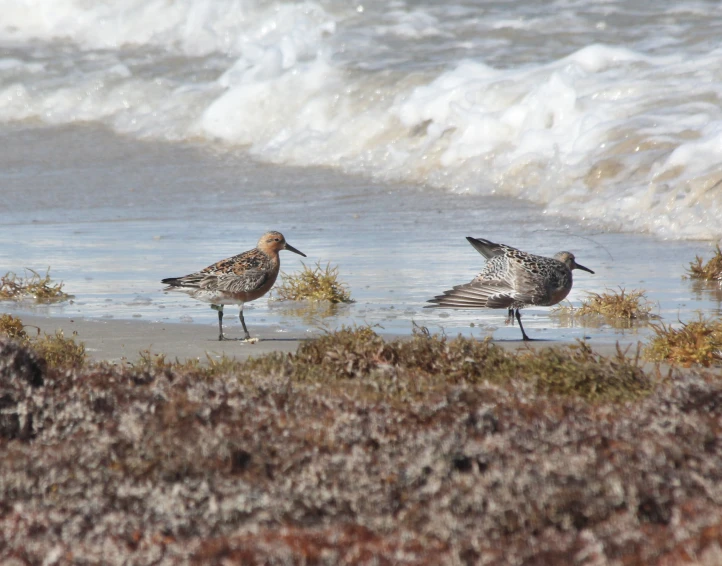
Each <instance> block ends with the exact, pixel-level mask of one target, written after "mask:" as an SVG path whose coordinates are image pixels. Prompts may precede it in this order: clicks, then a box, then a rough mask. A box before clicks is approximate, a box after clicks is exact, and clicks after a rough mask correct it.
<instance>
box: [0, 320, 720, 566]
mask: <svg viewBox="0 0 722 566" xmlns="http://www.w3.org/2000/svg"><path fill="white" fill-rule="evenodd" d="M340 338H341V342H343V343H344V344H349V343H354V344H356V343H358V345H359V346H360V348H359V349H357V352H358V354H359V355H361V356H363V357H364V358H365V357H366V356H369V357H371V358H373V359H374V360H376V361H374V362H373V363H371V364H369V366H368V368H367V369H364V368H365V366H364V365H363V364H358V363H356V362H355V361H354V360H355V358H352V357H350V358H349V357H348V356H349V353H348V351H349V350H351V348H346V347H340V345H339V344H336V343H334V341H333V337H331V336H330V337H328V339H327V342H326V345H327V346H328V347H329V349H330V350H333V349H334V348H336V350H335V351H336V352H337V353H338V355H339V356H340V357H334V356H330V357H328V359H327V360H326V361H323V360H324V357H325V355H324V353H323V351H322V350H320V349H319V350H318V351H316V350H313V349H308V350H306V351H305V353H304V354H303V356H306V357H305V358H304V359H306V360H307V361H308V363H309V364H310V363H311V362H312V361H318V360H319V359H320V360H322V361H323V362H322V363H325V364H329V365H327V366H326V367H327V369H328V370H329V371H333V372H335V371H336V369H337V368H348V367H349V365H348V363H347V362H348V360H351V361H352V362H353V363H352V364H351V370H350V371H348V372H347V373H346V375H347V376H348V377H339V376H326V377H325V380H324V381H321V380H320V377H319V379H318V380H315V381H314V380H311V377H312V376H311V375H310V374H309V373H305V374H303V377H304V379H306V381H301V380H299V379H296V378H295V377H294V375H293V369H292V368H293V365H294V363H295V362H294V359H293V357H291V358H289V357H287V356H286V357H284V356H276V357H273V359H271V360H260V359H259V360H255V361H254V362H250V363H248V364H241V365H240V366H237V367H233V368H231V367H227V368H226V369H227V370H228V372H226V373H224V372H219V373H215V374H210V373H208V374H206V373H203V372H204V371H205V370H204V369H203V368H200V367H196V368H194V367H190V366H188V367H183V368H177V367H174V366H173V365H172V364H166V363H158V361H157V360H156V362H152V363H151V362H149V363H141V364H138V365H136V366H135V367H115V366H109V365H96V366H90V367H87V368H76V369H73V370H69V371H64V372H52V371H49V370H48V371H47V372H46V373H45V374H44V383H43V385H41V386H39V387H31V386H27V385H26V386H25V387H22V388H18V389H17V390H16V391H15V390H14V393H13V395H17V397H14V398H13V402H14V403H15V406H16V407H28V408H30V411H31V414H32V416H33V418H32V424H31V425H30V426H29V428H28V430H27V432H28V434H27V435H26V437H24V438H20V437H18V436H15V437H13V438H9V437H8V436H7V435H6V436H2V437H0V449H1V450H2V466H1V467H0V474H2V477H1V478H0V563H2V564H14V563H28V564H35V563H43V562H47V563H53V564H97V563H104V564H109V565H113V564H128V563H135V564H150V563H154V564H160V565H166V564H167V565H175V564H222V563H246V564H334V565H345V564H349V565H350V564H415V565H437V564H479V563H489V564H492V563H507V564H572V563H580V564H587V563H594V564H606V563H616V564H650V565H660V566H661V565H663V564H680V563H685V560H688V559H689V557H690V556H693V557H695V559H696V560H697V561H698V562H699V563H703V564H704V563H708V564H714V563H716V559H717V558H718V557H719V548H720V545H721V544H722V507H721V506H720V505H719V501H721V500H722V443H721V442H720V438H722V429H721V425H720V423H722V380H721V379H719V376H716V375H701V374H695V373H692V372H687V373H684V374H682V373H675V374H673V375H671V376H670V379H669V380H668V381H667V382H666V384H664V385H659V384H657V386H656V387H655V388H654V390H653V391H652V392H651V393H649V394H647V395H646V396H643V397H639V398H637V400H635V401H630V402H628V403H624V404H619V403H615V404H610V403H606V402H598V403H589V402H587V401H585V400H583V399H581V398H579V397H577V396H570V395H558V394H556V393H553V394H547V393H545V392H544V391H543V390H541V391H540V389H539V388H538V387H537V386H536V381H535V380H534V379H524V378H523V377H522V376H520V378H519V379H514V380H512V381H506V382H504V381H503V379H501V378H498V379H497V380H491V379H490V380H484V379H482V378H481V376H483V375H487V376H493V375H494V374H495V372H496V371H497V370H498V371H500V372H501V373H500V375H502V376H503V375H507V372H509V374H510V372H511V368H513V367H517V368H518V367H520V366H513V365H512V364H513V360H511V358H507V357H506V356H505V355H504V354H503V353H500V352H499V351H498V349H497V348H495V347H492V345H490V344H488V343H478V344H477V345H474V344H472V343H471V342H465V341H456V340H444V339H442V338H439V337H429V336H427V335H424V334H423V333H420V334H419V335H418V336H417V337H416V338H415V339H414V340H412V341H410V342H409V343H408V345H407V347H406V349H404V348H403V347H402V346H401V344H400V343H398V344H396V343H394V344H393V345H392V346H389V345H388V344H387V345H386V346H382V343H381V341H379V340H378V339H377V338H376V337H375V336H374V335H373V333H371V332H369V331H368V330H365V329H363V330H362V329H349V330H348V331H347V332H346V333H345V334H344V335H343V336H341V337H340ZM430 340H433V343H432V345H431V346H429V344H428V342H429V341H430ZM424 341H426V342H427V343H426V344H425V343H424ZM9 348H16V346H9ZM385 348H388V350H386V349H385ZM476 348H478V349H476ZM354 349H355V348H354ZM355 350H356V349H355ZM18 352H19V351H18ZM469 354H471V355H480V357H479V358H478V359H474V358H464V357H463V356H467V355H469ZM18 355H24V354H18ZM299 356H301V354H300V353H299ZM529 356H532V357H533V354H532V353H530V354H529ZM551 358H552V362H553V365H554V366H558V365H559V364H562V365H569V368H570V370H569V371H570V372H581V373H583V374H587V373H588V372H589V371H590V367H589V364H592V363H594V360H593V359H592V358H593V356H592V354H590V353H589V352H587V351H585V350H584V349H578V350H577V352H576V356H575V355H570V356H565V355H564V353H563V352H561V353H560V352H557V353H555V354H554V355H551ZM341 360H344V362H345V363H342V362H341ZM552 362H550V361H549V360H545V359H542V360H537V361H536V362H534V363H536V364H538V366H537V369H536V373H537V374H538V376H542V375H543V374H544V373H545V371H546V370H545V368H547V367H549V364H550V363H552ZM518 363H519V364H520V365H524V364H527V363H531V362H527V361H523V360H522V361H518ZM606 363H608V364H610V365H609V367H612V366H615V365H616V364H617V363H619V362H618V361H614V360H611V361H609V362H606ZM264 364H265V365H264ZM507 364H508V365H507ZM605 367H606V366H605ZM269 368H271V369H273V372H269V371H268V370H269ZM390 368H391V369H390ZM393 368H395V369H393ZM404 368H405V369H404ZM414 368H417V369H414ZM434 368H437V369H434ZM447 369H448V371H449V373H448V376H446V375H445V374H444V372H445V371H446V370H447ZM304 371H306V370H304ZM274 372H275V373H274ZM319 375H320V374H319ZM432 375H433V376H434V377H432ZM447 377H448V379H447ZM394 382H396V387H397V389H396V391H398V390H400V388H401V387H402V386H403V387H406V388H407V389H408V390H412V389H413V391H414V395H413V396H412V397H409V398H408V399H405V398H403V397H401V396H399V395H397V394H393V391H394V390H393V389H392V386H393V383H394ZM402 384H405V385H402ZM23 410H25V409H23ZM3 414H5V413H3ZM16 414H21V413H20V411H19V410H18V411H17V412H16ZM24 426H26V427H28V425H24ZM715 553H717V554H715Z"/></svg>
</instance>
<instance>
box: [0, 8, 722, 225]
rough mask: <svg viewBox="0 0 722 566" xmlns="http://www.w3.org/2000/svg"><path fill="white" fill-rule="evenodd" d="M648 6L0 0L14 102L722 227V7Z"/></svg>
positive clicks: (600, 209)
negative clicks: (721, 43)
mask: <svg viewBox="0 0 722 566" xmlns="http://www.w3.org/2000/svg"><path fill="white" fill-rule="evenodd" d="M632 4H633V3H632ZM641 6H642V5H641V4H640V6H634V5H631V6H630V5H624V6H622V5H613V6H610V7H608V9H607V10H606V11H605V10H602V9H601V8H599V7H597V6H596V5H594V4H592V3H590V4H589V6H585V5H583V4H582V5H581V6H577V7H576V8H575V9H572V8H569V7H565V5H563V4H560V5H559V6H556V7H555V8H556V14H555V15H552V14H550V13H545V12H543V11H540V8H538V7H536V6H534V5H527V4H524V3H518V4H516V5H514V6H509V7H508V8H507V9H505V10H500V9H498V8H494V7H492V6H488V7H485V6H481V7H479V8H478V9H477V10H473V9H471V8H469V7H467V6H463V5H455V4H453V3H452V4H444V5H437V4H435V3H431V4H430V5H428V6H425V5H423V4H420V5H416V4H415V5H414V6H409V5H407V4H406V3H404V2H395V3H392V4H391V5H390V7H389V8H388V9H385V10H382V9H381V8H380V7H379V8H377V7H373V6H365V5H363V4H357V5H354V6H350V5H348V4H347V3H345V2H340V0H339V1H331V2H325V3H323V5H321V4H318V3H314V2H302V3H283V2H276V3H273V4H269V3H266V2H261V1H256V2H252V1H246V2H240V1H231V0H226V1H222V0H214V1H210V0H195V1H189V2H174V3H168V2H165V1H163V2H161V1H159V0H158V1H144V2H139V1H136V0H132V1H131V0H120V1H118V2H114V3H111V4H107V3H103V2H96V3H93V2H79V1H72V0H58V1H57V2H53V3H52V6H50V5H49V4H48V3H46V2H40V1H35V2H33V1H30V0H29V1H27V2H23V3H19V2H15V1H8V0H0V10H2V13H3V14H4V15H3V21H2V23H1V24H0V26H1V27H0V42H1V43H0V46H1V47H0V85H1V86H0V120H3V121H5V122H18V121H22V120H35V121H37V120H40V121H43V122H46V123H50V124H74V123H82V122H98V123H102V124H104V125H106V126H109V127H110V128H112V129H114V130H115V131H116V132H119V133H123V134H126V135H132V136H136V137H141V138H142V137H150V138H155V139H166V140H188V139H194V140H198V139H204V140H206V141H207V143H208V144H209V145H214V146H217V145H218V142H221V143H222V144H223V145H225V146H226V147H229V148H230V149H231V150H234V151H235V150H237V149H236V148H239V147H242V148H243V149H244V150H248V151H250V152H251V153H252V154H253V155H254V156H256V157H257V158H259V159H262V160H266V161H270V162H274V163H279V164H294V165H324V166H329V167H334V168H339V169H341V170H343V171H348V172H354V173H361V174H364V175H369V176H373V177H375V178H377V179H382V180H388V181H405V182H413V183H417V184H423V185H426V186H433V187H437V188H439V189H441V190H446V191H449V192H450V193H454V192H474V193H480V194H495V195H498V196H508V197H513V198H523V199H526V200H530V201H533V202H536V203H539V204H540V205H541V206H542V207H543V208H544V210H545V211H546V212H547V213H549V214H559V215H565V216H568V217H571V218H575V219H582V220H584V221H585V222H588V223H591V224H596V225H600V226H605V227H610V228H612V229H614V230H621V231H638V232H649V233H653V234H655V235H658V236H662V237H668V238H676V239H678V238H705V239H712V238H716V237H719V235H720V228H719V218H721V217H722V168H720V166H719V163H720V161H721V159H720V158H722V110H721V109H720V105H719V104H718V101H719V99H720V98H721V97H722V50H719V49H718V48H717V37H719V36H718V31H719V29H718V28H719V24H717V23H716V19H715V18H711V17H710V14H709V13H705V12H704V11H700V10H699V7H698V6H697V4H695V3H692V2H690V3H687V4H685V3H681V4H678V5H676V7H675V9H674V10H667V11H666V12H662V11H658V12H647V13H644V14H643V15H644V17H640V11H642V12H644V10H645V9H644V8H642V7H641ZM710 9H714V10H719V9H718V8H710ZM625 10H627V11H628V12H625ZM625 15H626V16H628V17H629V18H631V19H630V20H629V23H626V24H625V23H624V22H625ZM717 19H719V18H717ZM660 38H663V39H660ZM615 42H616V45H613V44H612V43H615Z"/></svg>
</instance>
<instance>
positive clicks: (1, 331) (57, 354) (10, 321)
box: [0, 314, 87, 369]
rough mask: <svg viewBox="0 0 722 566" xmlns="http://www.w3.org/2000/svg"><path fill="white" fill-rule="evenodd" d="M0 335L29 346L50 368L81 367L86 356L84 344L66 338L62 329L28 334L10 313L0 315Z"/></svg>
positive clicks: (72, 338)
mask: <svg viewBox="0 0 722 566" xmlns="http://www.w3.org/2000/svg"><path fill="white" fill-rule="evenodd" d="M0 337H6V338H11V339H14V340H17V341H18V342H20V343H21V344H23V345H24V346H28V347H30V348H31V349H32V350H33V351H34V352H35V353H37V354H38V355H39V356H40V357H41V358H42V359H43V360H44V363H45V364H47V365H48V367H50V368H56V369H68V368H74V367H82V366H83V365H84V364H85V362H86V360H87V356H86V355H85V345H84V344H83V343H82V342H76V340H75V337H71V338H66V337H65V335H64V334H63V331H62V330H58V331H56V332H55V334H52V335H49V334H43V335H42V336H41V335H40V333H39V332H38V333H36V334H28V333H27V331H26V330H25V325H24V324H23V322H22V320H21V319H19V318H17V317H14V316H13V315H11V314H3V315H1V316H0Z"/></svg>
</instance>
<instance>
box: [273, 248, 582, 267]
mask: <svg viewBox="0 0 722 566" xmlns="http://www.w3.org/2000/svg"><path fill="white" fill-rule="evenodd" d="M284 249H286V250H288V251H289V252H293V253H295V254H298V255H302V256H303V257H307V256H306V254H305V253H303V252H299V251H298V250H297V249H296V248H294V247H293V246H292V245H291V244H289V243H286V247H285V248H284ZM587 271H589V270H587ZM592 273H594V272H592Z"/></svg>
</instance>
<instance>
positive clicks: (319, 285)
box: [274, 262, 353, 303]
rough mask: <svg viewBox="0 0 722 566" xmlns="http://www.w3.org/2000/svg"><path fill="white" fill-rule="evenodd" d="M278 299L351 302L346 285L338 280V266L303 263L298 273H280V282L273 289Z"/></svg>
mask: <svg viewBox="0 0 722 566" xmlns="http://www.w3.org/2000/svg"><path fill="white" fill-rule="evenodd" d="M274 295H275V297H274V298H275V300H278V301H303V300H307V301H327V302H329V303H352V302H353V300H352V299H351V293H350V291H349V289H348V285H347V284H346V283H343V282H341V281H339V278H338V266H336V267H331V264H330V263H327V264H326V267H321V262H316V265H315V267H309V266H307V265H306V264H303V270H302V271H301V272H300V273H296V274H292V275H287V274H285V273H284V274H282V281H281V284H280V285H278V286H277V287H276V288H275V289H274Z"/></svg>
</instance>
